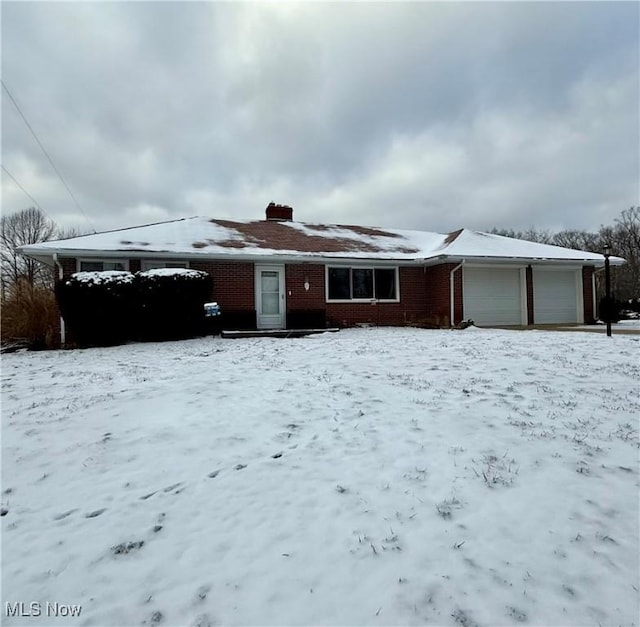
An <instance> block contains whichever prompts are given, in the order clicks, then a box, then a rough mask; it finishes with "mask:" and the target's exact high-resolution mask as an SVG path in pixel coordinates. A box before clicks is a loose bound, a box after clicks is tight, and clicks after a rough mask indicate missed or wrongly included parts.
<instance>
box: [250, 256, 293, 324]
mask: <svg viewBox="0 0 640 627" xmlns="http://www.w3.org/2000/svg"><path fill="white" fill-rule="evenodd" d="M285 311H286V308H285V302H284V266H256V313H257V320H256V323H257V326H258V329H284V321H285Z"/></svg>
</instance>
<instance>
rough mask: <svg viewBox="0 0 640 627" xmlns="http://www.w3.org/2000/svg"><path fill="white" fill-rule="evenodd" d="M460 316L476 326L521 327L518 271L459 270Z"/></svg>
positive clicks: (495, 269) (500, 269) (520, 295)
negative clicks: (462, 305) (462, 307)
mask: <svg viewBox="0 0 640 627" xmlns="http://www.w3.org/2000/svg"><path fill="white" fill-rule="evenodd" d="M463 273H464V278H463V289H464V291H463V304H464V317H465V318H467V319H471V320H473V321H474V322H475V324H476V325H478V326H503V325H505V326H508V325H520V324H523V315H522V292H521V286H520V270H518V269H502V268H467V267H464V268H463Z"/></svg>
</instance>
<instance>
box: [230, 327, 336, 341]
mask: <svg viewBox="0 0 640 627" xmlns="http://www.w3.org/2000/svg"><path fill="white" fill-rule="evenodd" d="M339 330H340V329H338V328H335V327H332V328H330V329H262V330H257V331H230V330H228V331H221V332H220V337H222V338H225V339H238V338H241V337H304V336H306V335H315V334H317V333H337V332H338V331H339Z"/></svg>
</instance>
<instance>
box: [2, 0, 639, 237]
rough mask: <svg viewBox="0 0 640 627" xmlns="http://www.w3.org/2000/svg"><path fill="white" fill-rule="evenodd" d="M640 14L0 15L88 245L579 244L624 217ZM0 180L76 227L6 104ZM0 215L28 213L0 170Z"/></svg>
mask: <svg viewBox="0 0 640 627" xmlns="http://www.w3.org/2000/svg"><path fill="white" fill-rule="evenodd" d="M639 22H640V5H639V4H638V3H636V2H620V3H616V2H608V1H607V2H602V3H597V2H576V3H574V2H569V3H551V2H544V3H520V2H509V3H506V2H502V3H468V2H467V3H462V2H461V3H426V2H425V3H351V4H346V3H345V4H335V3H313V4H308V3H273V4H271V3H270V4H265V3H258V4H256V3H242V4H240V3H233V4H231V3H204V2H197V3H196V2H193V3H186V2H185V3H172V2H136V3H134V2H126V3H125V2H119V3H80V2H77V3H76V2H66V3H48V2H47V3H39V2H29V3H22V2H8V1H6V0H5V1H3V2H2V79H3V81H4V82H5V84H6V85H7V87H8V88H9V89H10V90H11V92H12V94H13V96H14V98H15V99H16V101H17V102H18V104H19V105H20V107H21V108H22V111H23V112H24V114H25V116H26V117H27V119H28V120H29V122H30V123H31V125H32V127H33V128H34V130H35V132H36V134H37V135H38V137H39V138H40V140H41V141H42V143H43V144H44V146H45V148H46V149H47V151H48V152H49V154H50V155H51V157H52V159H53V161H54V162H55V164H56V166H57V167H58V169H59V170H60V172H61V173H62V175H63V176H64V178H65V179H66V181H67V183H68V184H69V186H70V187H71V189H72V190H73V192H74V193H75V195H76V197H77V199H78V200H79V203H80V205H81V206H82V207H83V209H84V210H85V212H86V214H87V216H88V218H89V221H90V222H91V224H92V225H93V226H95V228H96V229H97V230H103V229H107V228H118V227H124V226H131V225H135V224H145V223H149V222H156V221H162V220H167V219H172V218H178V217H187V216H192V215H208V216H211V217H219V218H231V219H233V218H253V219H260V218H263V216H264V208H265V207H266V205H267V204H268V203H269V202H270V201H275V202H278V203H283V204H290V205H292V206H293V208H294V218H295V219H297V220H300V221H307V222H329V223H343V224H364V225H372V226H386V227H397V228H416V229H424V230H432V231H451V230H454V229H457V228H459V227H463V226H464V227H467V228H473V229H479V230H488V229H490V228H491V227H493V226H498V227H505V228H526V227H529V226H536V227H539V228H548V229H552V230H559V229H563V228H579V229H589V230H595V229H597V228H598V227H599V226H600V224H610V223H612V222H613V221H614V219H615V218H616V217H617V216H618V215H619V214H620V211H621V210H623V209H625V208H627V207H629V206H631V205H637V204H640V189H639V185H640V182H639V181H640V128H639V117H640V114H639V110H640V84H639V65H640V63H639V55H640V43H639V35H638V32H639ZM2 164H3V165H4V166H5V167H6V168H7V169H8V170H9V171H10V172H11V173H12V174H13V175H14V176H15V178H16V179H17V180H18V181H19V182H20V183H21V184H22V185H23V186H24V187H25V189H26V190H27V191H28V192H29V193H30V194H31V195H32V196H33V197H34V198H35V199H36V200H37V201H38V203H39V204H40V205H41V206H42V207H43V208H44V209H45V211H46V212H47V213H48V214H49V215H50V216H51V217H52V218H54V219H55V220H56V222H58V224H60V225H61V226H65V227H74V226H75V227H79V228H80V229H83V230H89V226H88V223H87V220H85V218H84V217H83V215H82V213H81V212H80V211H79V210H78V208H77V207H76V206H75V204H74V203H73V201H72V200H71V198H70V197H69V194H68V193H67V191H66V190H65V188H64V186H63V185H62V183H61V182H60V180H59V179H58V178H57V176H56V175H55V172H54V171H53V169H52V168H51V166H50V164H49V163H48V162H47V160H46V158H45V157H44V155H43V154H42V152H41V151H40V148H39V147H38V145H37V143H36V142H35V140H34V139H33V137H32V135H31V134H30V133H29V131H28V129H27V127H26V126H25V124H24V123H23V121H22V120H21V118H20V117H19V115H18V113H17V112H16V110H15V108H14V107H13V105H12V103H11V102H10V100H9V99H8V98H7V96H6V93H5V92H4V91H3V93H2ZM2 174H3V177H2V203H3V206H2V210H3V212H4V213H9V212H13V211H17V210H20V209H24V208H26V207H28V206H30V205H32V204H33V203H31V201H30V200H29V199H28V198H27V197H26V196H25V195H24V193H23V192H22V191H20V189H19V188H18V187H17V186H16V185H15V184H14V183H13V182H12V181H11V180H10V179H9V178H8V177H7V176H6V175H5V174H4V172H3V173H2Z"/></svg>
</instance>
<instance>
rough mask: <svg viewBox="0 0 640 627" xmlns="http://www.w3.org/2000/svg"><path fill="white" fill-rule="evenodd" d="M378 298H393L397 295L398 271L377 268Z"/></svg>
mask: <svg viewBox="0 0 640 627" xmlns="http://www.w3.org/2000/svg"><path fill="white" fill-rule="evenodd" d="M376 298H378V299H380V300H385V299H389V300H393V299H395V298H397V296H396V271H395V270H393V269H391V268H389V269H386V268H384V269H381V268H376Z"/></svg>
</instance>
